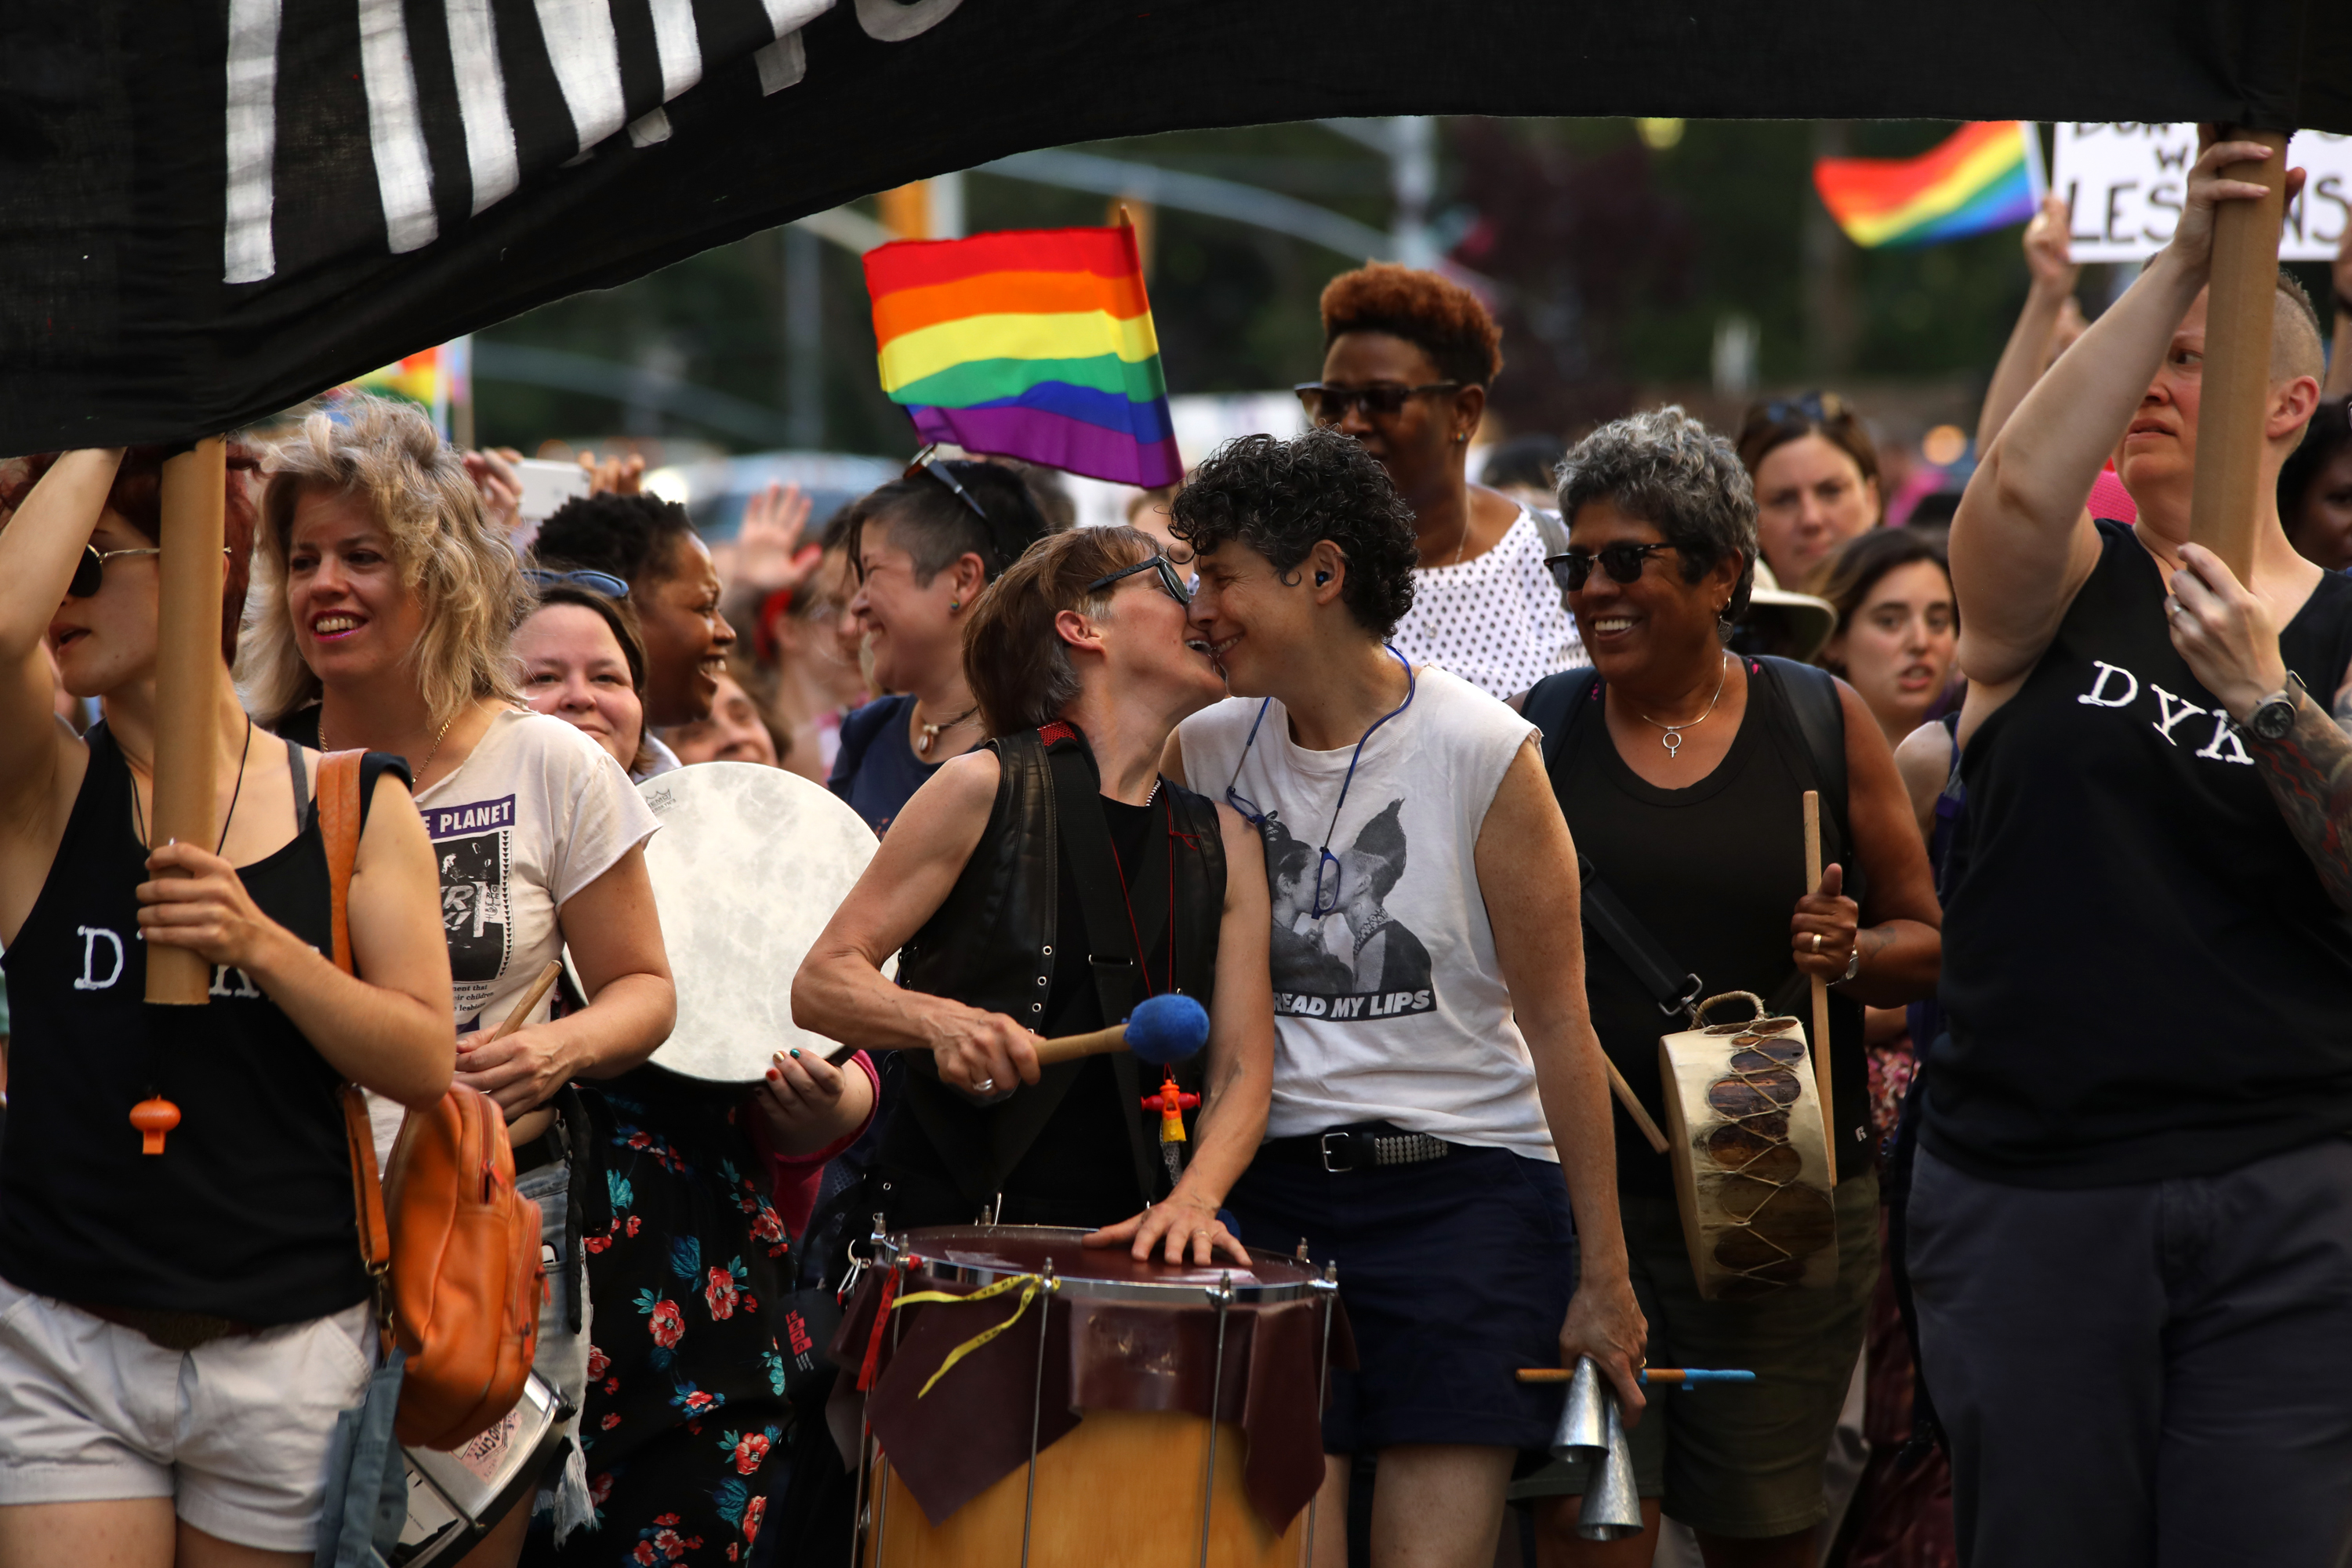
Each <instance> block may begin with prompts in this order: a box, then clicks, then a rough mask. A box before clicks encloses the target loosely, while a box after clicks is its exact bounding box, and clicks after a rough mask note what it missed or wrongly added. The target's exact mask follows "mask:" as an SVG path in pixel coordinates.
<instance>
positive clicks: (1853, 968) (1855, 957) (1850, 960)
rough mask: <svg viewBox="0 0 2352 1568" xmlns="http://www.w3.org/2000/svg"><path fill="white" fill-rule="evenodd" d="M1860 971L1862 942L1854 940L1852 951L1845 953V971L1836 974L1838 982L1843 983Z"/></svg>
mask: <svg viewBox="0 0 2352 1568" xmlns="http://www.w3.org/2000/svg"><path fill="white" fill-rule="evenodd" d="M1859 973H1862V943H1860V942H1855V943H1854V944H1853V952H1849V953H1847V954H1846V955H1845V973H1843V974H1841V975H1839V976H1838V984H1841V985H1843V984H1845V983H1846V982H1847V981H1849V980H1851V979H1853V977H1854V976H1855V975H1857V974H1859Z"/></svg>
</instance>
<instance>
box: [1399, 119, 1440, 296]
mask: <svg viewBox="0 0 2352 1568" xmlns="http://www.w3.org/2000/svg"><path fill="white" fill-rule="evenodd" d="M1389 188H1390V190H1391V192H1392V193H1393V194H1394V195H1395V197H1396V216H1395V218H1394V220H1393V222H1392V224H1391V228H1390V232H1391V234H1392V235H1393V236H1394V243H1395V247H1396V257H1397V259H1398V260H1399V261H1402V262H1403V263H1404V264H1405V265H1406V266H1407V267H1434V266H1436V265H1437V245H1436V241H1435V240H1434V239H1433V237H1431V235H1430V232H1429V204H1430V200H1431V198H1433V196H1435V195H1437V121H1434V120H1432V119H1431V118H1429V116H1427V115H1425V114H1400V115H1396V116H1393V117H1392V118H1391V120H1390V121H1389Z"/></svg>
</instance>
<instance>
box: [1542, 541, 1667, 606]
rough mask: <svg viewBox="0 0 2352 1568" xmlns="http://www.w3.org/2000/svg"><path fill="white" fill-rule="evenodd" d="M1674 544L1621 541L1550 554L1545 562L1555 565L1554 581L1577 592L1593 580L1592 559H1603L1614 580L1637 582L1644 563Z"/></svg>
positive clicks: (1604, 570)
mask: <svg viewBox="0 0 2352 1568" xmlns="http://www.w3.org/2000/svg"><path fill="white" fill-rule="evenodd" d="M1673 548H1674V546H1673V545H1671V544H1634V543H1632V542H1628V541H1620V542H1618V543H1615V544H1604V545H1602V546H1601V548H1600V549H1598V550H1568V551H1563V552H1560V553H1559V554H1558V555H1548V556H1546V557H1545V558H1544V564H1545V565H1546V566H1549V567H1550V568H1551V574H1552V580H1553V581H1554V582H1556V583H1558V584H1559V585H1560V586H1561V587H1563V588H1565V589H1567V590H1568V591H1569V592H1570V593H1571V594H1576V593H1581V592H1582V591H1583V589H1584V585H1585V584H1587V583H1590V582H1591V581H1592V563H1594V562H1596V561H1597V562H1599V563H1601V570H1602V571H1603V572H1606V573H1608V574H1609V580H1610V581H1611V582H1612V583H1633V582H1638V581H1639V580H1640V579H1641V575H1642V563H1643V562H1644V561H1647V560H1648V559H1649V558H1650V557H1651V556H1653V555H1655V554H1657V553H1658V552H1661V551H1665V550H1672V549H1673Z"/></svg>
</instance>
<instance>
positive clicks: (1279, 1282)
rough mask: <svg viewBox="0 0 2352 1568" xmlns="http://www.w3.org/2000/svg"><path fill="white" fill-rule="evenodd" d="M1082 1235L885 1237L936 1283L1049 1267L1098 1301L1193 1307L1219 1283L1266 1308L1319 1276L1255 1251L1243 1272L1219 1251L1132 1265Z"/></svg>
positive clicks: (995, 1232) (1001, 1232) (953, 1231)
mask: <svg viewBox="0 0 2352 1568" xmlns="http://www.w3.org/2000/svg"><path fill="white" fill-rule="evenodd" d="M1087 1234H1088V1233H1087V1232H1086V1231H1083V1230H1072V1229H1068V1228H1066V1227H1064V1226H1028V1225H996V1226H933V1227H929V1228H926V1229H921V1230H909V1231H903V1232H901V1233H899V1234H898V1235H897V1236H895V1237H892V1238H891V1239H892V1240H893V1241H895V1242H896V1243H897V1244H898V1247H900V1248H901V1249H902V1250H904V1251H905V1252H908V1253H909V1254H912V1257H911V1258H909V1260H908V1261H909V1263H910V1265H911V1266H912V1267H914V1268H917V1269H918V1270H919V1272H921V1273H923V1274H925V1275H928V1276H929V1278H930V1279H934V1280H937V1281H939V1282H940V1283H942V1284H955V1285H971V1286H981V1285H992V1284H994V1283H995V1282H996V1281H998V1280H1000V1279H1006V1278H1008V1277H1011V1276H1013V1275H1018V1274H1034V1273H1037V1272H1039V1271H1040V1270H1042V1269H1043V1268H1045V1265H1046V1264H1048V1263H1051V1264H1052V1265H1053V1267H1054V1272H1055V1274H1056V1275H1058V1276H1060V1278H1061V1290H1062V1293H1063V1294H1064V1295H1065V1296H1073V1297H1085V1298H1087V1299H1089V1300H1103V1301H1135V1302H1147V1303H1153V1304H1157V1305H1161V1306H1176V1307H1195V1306H1199V1305H1200V1304H1201V1303H1202V1300H1204V1299H1205V1298H1204V1295H1203V1292H1204V1291H1205V1290H1207V1289H1210V1288H1212V1287H1214V1286H1216V1285H1218V1284H1219V1282H1220V1281H1223V1282H1225V1283H1227V1284H1229V1285H1230V1286H1231V1287H1232V1289H1233V1292H1234V1301H1235V1302H1236V1303H1237V1304H1240V1305H1244V1306H1264V1305H1271V1304H1273V1303H1275V1302H1277V1301H1296V1300H1299V1299H1301V1298H1302V1297H1306V1296H1308V1295H1310V1294H1312V1293H1313V1291H1314V1287H1315V1280H1316V1279H1318V1272H1317V1270H1316V1268H1315V1267H1314V1265H1312V1264H1310V1263H1307V1262H1306V1261H1305V1260H1303V1259H1301V1258H1291V1257H1286V1256H1285V1255H1283V1254H1282V1253H1279V1252H1265V1251H1262V1250H1260V1249H1259V1248H1257V1247H1251V1248H1250V1249H1249V1255H1250V1262H1249V1266H1248V1267H1247V1268H1244V1267H1243V1266H1242V1265H1240V1264H1238V1263H1235V1262H1234V1260H1233V1259H1232V1258H1228V1257H1225V1256H1224V1255H1223V1254H1219V1255H1218V1258H1217V1260H1216V1261H1215V1262H1214V1263H1211V1264H1208V1265H1205V1266H1204V1265H1201V1264H1197V1263H1167V1262H1163V1261H1161V1260H1160V1258H1156V1257H1155V1258H1149V1259H1144V1260H1138V1259H1136V1258H1131V1257H1129V1255H1128V1250H1127V1248H1126V1247H1087V1246H1084V1245H1082V1243H1083V1241H1084V1238H1085V1237H1087ZM917 1259H919V1262H918V1261H916V1260H917Z"/></svg>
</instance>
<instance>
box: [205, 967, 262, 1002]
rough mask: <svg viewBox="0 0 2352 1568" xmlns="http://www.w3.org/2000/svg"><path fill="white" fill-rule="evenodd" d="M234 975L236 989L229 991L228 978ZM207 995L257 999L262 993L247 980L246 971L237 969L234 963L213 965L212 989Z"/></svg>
mask: <svg viewBox="0 0 2352 1568" xmlns="http://www.w3.org/2000/svg"><path fill="white" fill-rule="evenodd" d="M232 974H234V975H236V990H234V991H232V990H230V989H229V984H228V977H229V976H230V975H232ZM205 994H206V995H208V996H245V997H257V996H259V995H260V994H261V993H260V992H259V991H258V990H257V989H255V987H254V984H253V982H252V981H251V980H249V979H247V978H246V973H245V971H244V970H242V969H239V968H237V967H236V965H235V964H233V963H215V964H214V965H213V985H212V989H211V990H210V991H208V992H206V993H205Z"/></svg>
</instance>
